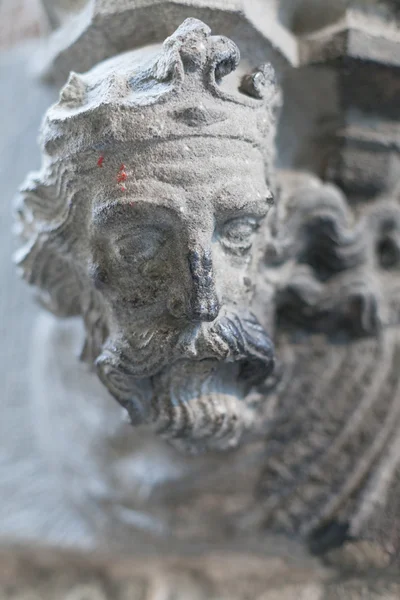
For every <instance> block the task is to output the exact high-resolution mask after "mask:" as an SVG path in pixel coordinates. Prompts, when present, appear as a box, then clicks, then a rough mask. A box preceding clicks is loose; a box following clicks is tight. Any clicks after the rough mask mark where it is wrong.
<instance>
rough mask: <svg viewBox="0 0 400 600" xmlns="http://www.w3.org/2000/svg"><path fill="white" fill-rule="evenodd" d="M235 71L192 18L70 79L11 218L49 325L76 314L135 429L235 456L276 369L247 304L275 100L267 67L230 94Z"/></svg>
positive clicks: (92, 356) (233, 53)
mask: <svg viewBox="0 0 400 600" xmlns="http://www.w3.org/2000/svg"><path fill="white" fill-rule="evenodd" d="M238 61H239V53H238V49H237V47H236V46H235V44H234V43H233V42H231V41H230V40H229V39H227V38H223V37H215V36H211V35H210V30H209V28H208V27H207V26H206V25H204V24H203V23H201V22H200V21H197V20H195V19H188V20H187V21H185V22H184V23H183V24H182V26H181V27H179V29H178V30H177V31H176V32H175V33H174V35H172V36H171V37H170V38H168V39H167V40H166V41H165V43H164V45H163V47H162V49H161V51H159V50H155V51H154V50H151V51H148V52H147V53H143V52H141V53H138V52H129V53H126V54H124V55H121V56H118V57H116V58H113V59H111V60H109V61H107V62H105V63H103V64H101V65H100V66H99V67H97V68H94V69H93V70H92V71H90V72H88V73H87V74H85V75H82V76H78V75H75V74H72V75H71V77H70V79H69V81H68V83H67V85H66V86H65V87H64V89H63V90H62V92H61V95H60V100H59V102H58V103H57V104H55V105H54V106H53V107H51V108H50V109H49V111H48V113H47V115H46V118H45V121H44V125H43V128H42V147H43V165H42V169H41V171H40V172H38V173H35V174H31V175H30V177H29V178H28V181H27V182H26V184H25V185H24V187H23V190H22V195H21V199H20V201H19V204H18V209H17V212H18V218H19V223H20V233H21V235H22V237H23V238H24V239H25V241H26V244H25V246H24V247H23V248H22V249H21V251H20V253H19V256H18V264H19V265H20V267H21V269H22V272H23V275H24V277H25V279H26V280H27V281H28V282H29V283H31V284H33V285H35V286H36V287H37V288H39V290H40V294H41V300H42V302H43V303H44V304H45V306H46V307H47V308H48V309H49V310H51V311H52V312H54V313H55V314H57V315H60V316H73V315H82V317H83V320H84V324H85V329H86V342H85V346H84V349H83V351H82V358H83V359H84V360H86V361H88V362H89V363H91V364H95V366H96V369H97V373H98V376H99V377H100V379H101V380H102V382H103V383H104V385H105V386H106V387H107V388H108V390H109V391H110V392H111V394H112V395H113V396H114V397H115V398H116V399H117V400H118V401H119V402H120V403H121V404H122V405H123V406H124V407H125V408H126V409H127V410H128V412H129V415H130V417H131V420H132V422H133V423H134V424H141V423H149V424H151V425H152V427H154V429H155V430H156V431H157V432H159V433H162V434H163V435H165V436H166V437H167V438H169V439H171V440H175V443H176V444H177V445H181V446H183V447H185V448H189V449H191V450H194V451H198V450H201V449H202V448H204V447H207V448H217V449H221V448H226V447H231V446H233V445H235V444H236V443H237V442H238V440H239V438H240V437H241V435H242V433H243V432H244V431H245V430H246V429H248V428H249V427H251V424H252V422H253V420H254V418H255V413H254V410H253V409H252V407H251V406H250V403H249V402H248V401H247V398H248V395H249V392H250V390H251V388H252V386H253V385H254V384H256V383H257V382H260V381H263V380H264V379H265V378H266V377H267V376H268V375H269V374H270V372H271V370H272V366H273V347H272V343H271V341H270V338H269V336H268V335H267V333H266V332H265V331H264V329H263V327H262V326H261V324H260V323H259V321H258V320H257V319H256V317H255V316H254V315H253V314H252V313H251V302H252V296H253V292H254V285H253V277H254V275H255V273H256V271H257V268H258V262H259V257H260V255H261V253H262V247H263V244H264V243H265V235H264V236H263V235H262V233H261V232H262V231H263V223H264V219H265V217H266V215H267V213H268V209H269V207H270V205H271V203H272V193H271V189H270V187H271V183H270V174H269V169H270V166H271V163H272V150H271V144H268V140H270V139H271V137H272V136H273V133H274V123H275V112H276V111H275V108H276V106H277V97H278V94H277V89H276V86H275V83H274V80H273V76H272V72H271V70H270V68H269V67H263V68H260V69H259V70H257V71H255V72H254V73H252V74H250V75H248V76H246V77H244V78H243V79H242V82H241V86H240V90H236V91H235V93H234V94H231V93H229V92H228V91H226V90H225V87H224V86H223V85H222V80H223V78H224V77H225V76H226V75H228V74H229V73H231V72H232V71H233V70H234V69H235V68H236V66H237V64H238ZM262 242H263V243H262ZM265 303H266V304H268V298H265Z"/></svg>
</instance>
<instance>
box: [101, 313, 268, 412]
mask: <svg viewBox="0 0 400 600" xmlns="http://www.w3.org/2000/svg"><path fill="white" fill-rule="evenodd" d="M205 359H215V360H217V361H224V362H239V363H240V366H239V377H240V378H242V379H244V380H246V382H248V383H249V384H257V383H260V382H261V381H263V380H264V379H266V378H267V377H268V376H269V375H270V374H271V373H272V370H273V368H274V347H273V343H272V340H271V338H270V337H269V336H268V334H267V333H266V331H265V330H264V328H263V327H262V326H261V324H260V323H259V322H258V320H257V319H256V317H255V316H254V315H253V314H251V313H248V312H246V313H242V314H237V313H236V314H233V313H228V314H226V315H224V316H221V317H220V318H219V319H218V320H217V321H215V322H214V323H212V324H210V325H203V326H198V327H197V328H196V329H193V328H191V329H189V328H188V329H187V330H184V331H183V332H182V331H181V332H174V331H155V332H150V333H148V332H146V334H145V335H143V334H139V335H138V336H136V337H134V336H133V337H132V338H131V339H129V340H126V339H114V340H113V339H109V340H108V341H107V342H106V344H105V346H104V347H103V351H102V353H101V355H100V356H99V357H98V359H97V361H96V367H97V371H98V375H99V377H100V379H101V380H102V382H103V383H104V385H105V386H106V387H107V388H108V390H109V391H110V393H111V394H112V395H113V396H114V397H115V398H117V400H120V401H130V400H131V399H132V396H133V395H134V394H139V395H140V391H141V387H142V384H141V381H140V380H142V381H143V380H144V379H145V378H150V377H152V376H153V375H155V374H157V373H158V372H160V371H161V370H162V369H163V368H164V367H166V366H167V365H171V364H174V363H176V362H177V361H180V360H195V361H199V360H205Z"/></svg>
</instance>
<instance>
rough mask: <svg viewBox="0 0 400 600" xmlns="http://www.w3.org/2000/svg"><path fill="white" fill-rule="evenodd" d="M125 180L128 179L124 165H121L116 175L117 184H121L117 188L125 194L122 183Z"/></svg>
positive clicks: (124, 187)
mask: <svg viewBox="0 0 400 600" xmlns="http://www.w3.org/2000/svg"><path fill="white" fill-rule="evenodd" d="M127 179H128V175H127V173H126V171H125V165H124V164H122V165H121V166H120V168H119V171H118V175H117V183H121V184H122V185H121V186H120V188H119V189H120V190H121V191H122V192H126V186H125V185H124V184H123V183H122V182H123V181H126V180H127Z"/></svg>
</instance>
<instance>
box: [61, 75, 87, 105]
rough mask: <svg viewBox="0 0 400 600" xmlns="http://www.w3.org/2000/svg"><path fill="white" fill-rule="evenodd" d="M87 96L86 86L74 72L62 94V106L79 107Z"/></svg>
mask: <svg viewBox="0 0 400 600" xmlns="http://www.w3.org/2000/svg"><path fill="white" fill-rule="evenodd" d="M85 94H86V85H85V83H84V81H83V79H82V78H81V77H79V75H77V74H76V73H74V71H72V72H71V73H70V76H69V78H68V81H67V83H66V84H65V86H64V87H63V88H62V90H61V92H60V100H59V103H60V104H68V105H69V106H79V105H81V104H82V102H83V100H84V98H85Z"/></svg>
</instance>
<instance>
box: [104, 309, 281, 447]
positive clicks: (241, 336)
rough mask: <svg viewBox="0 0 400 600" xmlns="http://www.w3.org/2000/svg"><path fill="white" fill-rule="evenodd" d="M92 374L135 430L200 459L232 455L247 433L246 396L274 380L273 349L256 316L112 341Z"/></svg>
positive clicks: (239, 316) (233, 316) (251, 414)
mask: <svg viewBox="0 0 400 600" xmlns="http://www.w3.org/2000/svg"><path fill="white" fill-rule="evenodd" d="M96 367H97V371H98V375H99V377H100V379H101V381H102V382H103V384H104V385H105V386H106V387H107V389H108V390H109V392H110V393H111V394H112V395H113V396H114V397H115V398H116V399H117V400H118V401H119V402H120V403H121V404H122V405H123V406H124V408H126V409H127V411H128V413H129V415H130V418H131V421H132V423H133V424H134V425H137V424H143V423H147V424H150V425H151V427H152V429H153V430H154V431H155V432H156V433H158V434H159V435H161V436H162V437H164V438H166V439H168V440H169V441H171V442H172V443H173V444H174V445H175V446H177V447H178V448H180V449H184V450H185V451H190V452H193V453H198V452H201V451H204V450H209V449H217V450H221V449H227V448H231V447H234V446H236V445H237V443H238V442H239V440H240V438H241V436H242V434H243V432H244V431H245V430H246V429H248V428H249V427H251V423H252V421H253V419H254V410H253V409H252V408H251V407H250V405H249V404H248V403H247V402H246V395H248V393H249V391H250V389H251V388H252V386H254V385H257V384H259V383H261V382H262V381H264V380H265V379H266V378H267V377H268V376H269V375H270V374H271V373H272V370H273V368H274V348H273V344H272V341H271V339H270V337H269V336H268V334H267V333H266V332H265V330H264V329H263V327H262V326H261V325H260V323H259V322H258V321H257V319H256V318H255V317H254V315H252V314H251V313H249V312H243V313H225V315H223V316H221V317H220V318H219V319H217V320H216V321H214V322H213V323H211V324H201V325H197V326H196V327H193V326H192V327H190V328H189V327H188V328H187V329H183V330H181V331H180V332H176V331H168V332H165V331H164V332H163V331H161V330H160V329H158V330H157V332H146V334H143V332H138V333H137V334H136V335H133V336H131V337H130V338H129V340H128V339H126V338H121V337H119V338H116V339H111V338H109V339H108V341H107V342H106V344H105V345H104V347H103V351H102V353H101V355H100V356H99V357H98V359H97V361H96Z"/></svg>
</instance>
